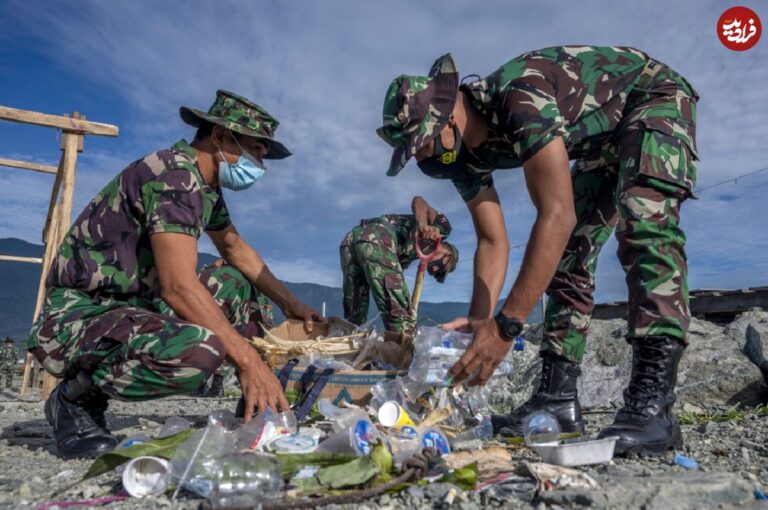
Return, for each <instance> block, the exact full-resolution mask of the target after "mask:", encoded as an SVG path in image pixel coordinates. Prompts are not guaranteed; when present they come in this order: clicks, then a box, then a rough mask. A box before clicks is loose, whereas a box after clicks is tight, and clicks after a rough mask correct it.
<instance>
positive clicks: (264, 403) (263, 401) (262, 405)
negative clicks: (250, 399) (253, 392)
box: [256, 392, 274, 413]
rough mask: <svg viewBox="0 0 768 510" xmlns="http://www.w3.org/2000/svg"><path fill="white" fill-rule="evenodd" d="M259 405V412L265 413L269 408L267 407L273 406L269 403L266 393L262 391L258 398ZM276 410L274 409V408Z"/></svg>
mask: <svg viewBox="0 0 768 510" xmlns="http://www.w3.org/2000/svg"><path fill="white" fill-rule="evenodd" d="M256 402H257V403H258V406H259V413H263V412H264V411H266V410H267V408H269V407H272V406H270V405H269V401H268V400H267V398H266V395H264V394H263V393H262V392H259V396H258V398H257V400H256ZM273 410H274V409H273Z"/></svg>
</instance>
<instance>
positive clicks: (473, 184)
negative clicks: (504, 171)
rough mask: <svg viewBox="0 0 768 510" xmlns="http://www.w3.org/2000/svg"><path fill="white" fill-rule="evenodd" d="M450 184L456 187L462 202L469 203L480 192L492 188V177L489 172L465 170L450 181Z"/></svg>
mask: <svg viewBox="0 0 768 510" xmlns="http://www.w3.org/2000/svg"><path fill="white" fill-rule="evenodd" d="M451 182H453V185H454V186H456V189H457V190H458V192H459V195H461V198H462V199H463V200H464V202H469V201H470V200H472V199H473V198H475V197H476V196H477V195H479V194H480V192H481V191H485V190H487V189H488V188H490V187H491V186H493V176H491V172H484V173H478V172H471V171H469V170H465V171H464V172H462V174H461V175H459V176H457V177H454V178H453V179H451Z"/></svg>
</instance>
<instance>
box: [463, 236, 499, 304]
mask: <svg viewBox="0 0 768 510" xmlns="http://www.w3.org/2000/svg"><path fill="white" fill-rule="evenodd" d="M508 258H509V244H508V243H506V242H495V243H494V242H491V241H489V240H482V239H481V240H480V241H478V243H477V250H476V251H475V273H474V275H475V276H474V281H473V287H472V303H471V305H470V308H469V316H470V317H477V318H488V317H491V316H492V315H493V310H494V308H495V307H496V302H497V301H498V300H499V295H500V294H501V288H502V287H503V286H504V279H505V278H506V276H507V260H508Z"/></svg>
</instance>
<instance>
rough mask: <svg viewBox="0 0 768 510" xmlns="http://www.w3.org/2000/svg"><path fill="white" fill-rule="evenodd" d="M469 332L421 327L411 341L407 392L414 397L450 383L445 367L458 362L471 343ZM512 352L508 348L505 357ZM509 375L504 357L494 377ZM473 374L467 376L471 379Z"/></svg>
mask: <svg viewBox="0 0 768 510" xmlns="http://www.w3.org/2000/svg"><path fill="white" fill-rule="evenodd" d="M472 339H473V335H472V334H471V333H459V332H457V331H445V330H443V329H441V328H434V327H427V326H422V327H420V328H419V330H418V333H417V335H416V340H415V342H414V345H415V349H414V352H413V360H412V361H411V366H410V368H409V369H408V379H409V381H408V383H407V387H408V394H409V398H411V399H412V400H413V399H415V398H416V397H417V396H418V395H416V394H423V393H424V392H425V391H427V390H428V389H430V388H433V387H447V386H450V385H451V382H452V381H451V378H450V377H448V370H450V369H451V367H452V366H453V365H455V364H456V362H457V361H459V358H461V357H462V356H463V355H464V353H465V352H466V350H467V349H468V348H469V346H470V344H471V343H472ZM514 352H515V351H514V350H511V351H510V354H509V355H508V357H510V356H511V355H513V353H514ZM511 374H512V362H511V361H510V360H503V361H502V362H501V363H500V364H499V366H498V367H496V370H495V371H494V373H493V376H494V377H498V376H509V375H511ZM471 379H472V377H470V380H471Z"/></svg>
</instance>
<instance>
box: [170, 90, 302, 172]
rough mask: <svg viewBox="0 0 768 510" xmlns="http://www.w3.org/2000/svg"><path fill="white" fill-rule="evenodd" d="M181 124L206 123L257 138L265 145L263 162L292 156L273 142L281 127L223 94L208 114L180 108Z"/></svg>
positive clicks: (238, 99)
mask: <svg viewBox="0 0 768 510" xmlns="http://www.w3.org/2000/svg"><path fill="white" fill-rule="evenodd" d="M179 115H181V120H183V121H184V122H186V123H187V124H189V125H191V126H195V127H199V126H200V124H202V121H204V120H207V121H208V122H213V123H214V124H218V125H220V126H224V127H225V128H227V129H231V130H232V131H236V132H238V133H240V134H242V135H245V136H252V137H254V138H260V139H262V140H265V141H267V142H268V145H269V151H268V152H267V154H266V155H265V156H264V159H283V158H287V157H288V156H290V155H291V152H290V151H289V150H288V149H287V148H286V147H285V145H283V144H282V143H280V142H278V141H277V140H275V139H274V136H275V131H276V130H277V126H278V125H279V124H280V123H279V122H278V121H277V119H276V118H274V117H273V116H271V115H270V114H269V113H267V111H266V110H264V109H263V108H262V107H261V106H259V105H257V104H256V103H254V102H251V101H249V100H247V99H246V98H244V97H241V96H238V95H237V94H234V93H232V92H229V91H226V90H218V91H216V100H215V101H214V102H213V104H212V105H211V107H210V108H209V109H208V113H204V112H202V111H200V110H196V109H194V108H190V107H188V106H182V107H181V108H179Z"/></svg>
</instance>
